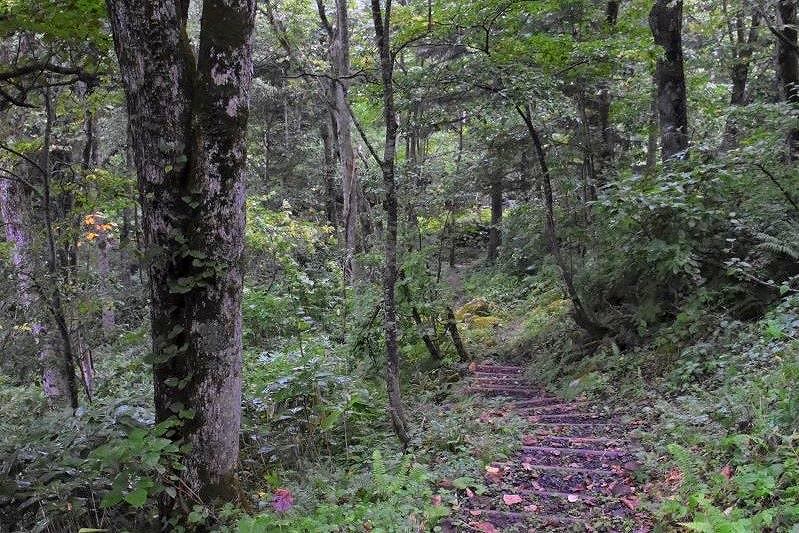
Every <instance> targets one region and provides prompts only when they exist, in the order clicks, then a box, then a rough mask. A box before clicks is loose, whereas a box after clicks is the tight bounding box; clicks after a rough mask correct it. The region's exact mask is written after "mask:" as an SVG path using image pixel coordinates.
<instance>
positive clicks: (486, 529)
mask: <svg viewBox="0 0 799 533" xmlns="http://www.w3.org/2000/svg"><path fill="white" fill-rule="evenodd" d="M475 528H477V531H482V532H483V533H499V530H498V529H497V528H496V527H494V524H492V523H491V522H480V523H479V524H477V525H476V526H475Z"/></svg>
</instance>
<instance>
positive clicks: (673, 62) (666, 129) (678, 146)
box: [649, 0, 688, 161]
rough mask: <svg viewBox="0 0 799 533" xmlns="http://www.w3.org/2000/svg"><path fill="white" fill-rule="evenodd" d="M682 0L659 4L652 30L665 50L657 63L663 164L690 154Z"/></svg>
mask: <svg viewBox="0 0 799 533" xmlns="http://www.w3.org/2000/svg"><path fill="white" fill-rule="evenodd" d="M682 9H683V3H682V0H655V3H654V5H653V6H652V10H651V11H650V12H649V27H650V28H651V30H652V36H653V37H654V39H655V44H657V45H660V46H662V47H663V49H664V52H663V56H661V57H659V58H658V60H657V68H656V73H655V82H656V84H657V90H658V98H657V103H658V117H659V120H660V147H661V157H662V159H663V161H668V160H669V159H672V158H673V157H682V156H683V155H684V154H685V153H686V151H687V150H688V100H687V96H686V89H685V69H684V60H683V52H682Z"/></svg>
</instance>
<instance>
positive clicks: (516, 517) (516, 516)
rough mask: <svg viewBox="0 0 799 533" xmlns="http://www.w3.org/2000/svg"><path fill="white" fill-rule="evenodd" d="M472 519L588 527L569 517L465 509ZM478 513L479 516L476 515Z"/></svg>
mask: <svg viewBox="0 0 799 533" xmlns="http://www.w3.org/2000/svg"><path fill="white" fill-rule="evenodd" d="M464 510H465V511H466V512H467V513H469V515H470V516H471V517H472V518H475V519H478V520H479V519H480V518H481V517H483V518H489V519H491V518H493V519H495V520H504V521H509V522H526V521H528V520H534V521H536V522H541V523H544V524H581V525H587V524H588V522H587V521H585V520H583V519H581V518H577V517H574V516H568V515H556V514H539V513H514V512H511V511H495V510H494V509H464ZM474 513H478V514H474Z"/></svg>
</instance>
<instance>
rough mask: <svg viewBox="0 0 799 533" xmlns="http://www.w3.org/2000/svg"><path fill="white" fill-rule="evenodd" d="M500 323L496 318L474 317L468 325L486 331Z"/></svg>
mask: <svg viewBox="0 0 799 533" xmlns="http://www.w3.org/2000/svg"><path fill="white" fill-rule="evenodd" d="M501 321H502V320H501V319H500V318H499V317H498V316H475V317H472V319H471V320H470V321H469V325H470V326H471V327H474V328H478V329H486V328H490V327H493V326H497V325H499V323H500V322H501Z"/></svg>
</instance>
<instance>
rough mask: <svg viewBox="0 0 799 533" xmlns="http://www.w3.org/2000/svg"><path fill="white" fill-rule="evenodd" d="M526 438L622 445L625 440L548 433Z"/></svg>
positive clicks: (526, 436)
mask: <svg viewBox="0 0 799 533" xmlns="http://www.w3.org/2000/svg"><path fill="white" fill-rule="evenodd" d="M525 438H532V439H536V440H551V441H554V442H570V443H573V444H580V443H586V444H588V443H596V444H618V445H619V446H622V445H624V444H625V442H624V441H623V440H622V439H613V438H610V437H565V436H563V435H547V434H544V433H542V434H538V435H532V434H531V435H525V436H524V437H522V439H525Z"/></svg>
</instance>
